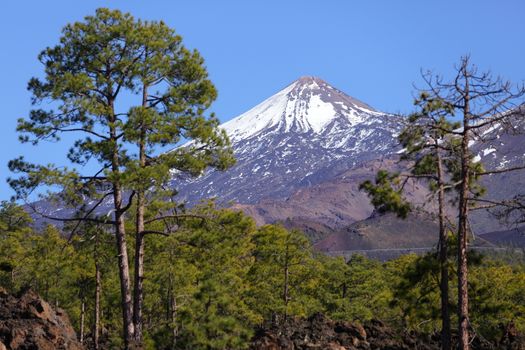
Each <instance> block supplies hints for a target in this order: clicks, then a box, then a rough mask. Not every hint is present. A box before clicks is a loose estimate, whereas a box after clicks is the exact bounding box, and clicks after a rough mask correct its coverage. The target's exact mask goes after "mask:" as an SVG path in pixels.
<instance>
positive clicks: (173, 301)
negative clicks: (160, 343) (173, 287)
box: [171, 293, 179, 349]
mask: <svg viewBox="0 0 525 350" xmlns="http://www.w3.org/2000/svg"><path fill="white" fill-rule="evenodd" d="M171 331H172V337H173V339H172V348H173V349H175V348H176V347H177V337H178V336H179V330H178V328H177V300H176V299H175V293H171Z"/></svg>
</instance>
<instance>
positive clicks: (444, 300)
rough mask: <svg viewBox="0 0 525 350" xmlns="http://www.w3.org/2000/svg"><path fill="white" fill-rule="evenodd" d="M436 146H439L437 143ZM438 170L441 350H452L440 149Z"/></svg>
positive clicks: (446, 239)
mask: <svg viewBox="0 0 525 350" xmlns="http://www.w3.org/2000/svg"><path fill="white" fill-rule="evenodd" d="M436 146H438V144H437V142H436ZM436 155H437V157H436V158H437V168H438V182H439V190H438V205H439V265H440V269H441V281H440V289H441V322H442V324H441V348H442V349H443V350H450V349H451V327H450V310H449V307H448V304H449V297H448V261H447V260H448V259H447V256H448V235H447V227H446V224H445V189H444V171H443V162H442V159H441V153H440V151H439V148H436Z"/></svg>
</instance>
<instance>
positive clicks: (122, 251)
mask: <svg viewBox="0 0 525 350" xmlns="http://www.w3.org/2000/svg"><path fill="white" fill-rule="evenodd" d="M108 95H111V94H108ZM109 107H110V110H111V111H113V108H114V106H113V101H109ZM109 117H110V121H111V124H110V140H111V141H112V143H113V149H112V159H111V170H112V172H113V176H115V179H114V180H113V183H112V185H113V204H114V208H115V238H116V243H117V254H118V269H119V278H120V293H121V304H122V326H123V331H124V347H125V349H129V347H130V345H131V344H132V342H133V339H134V327H133V310H132V300H131V283H130V274H129V259H128V247H127V243H126V226H125V223H124V212H123V207H124V206H123V202H122V187H121V184H120V179H119V178H118V176H119V175H120V161H119V149H118V138H117V131H116V127H115V116H114V114H113V113H112V114H111V115H110V116H109Z"/></svg>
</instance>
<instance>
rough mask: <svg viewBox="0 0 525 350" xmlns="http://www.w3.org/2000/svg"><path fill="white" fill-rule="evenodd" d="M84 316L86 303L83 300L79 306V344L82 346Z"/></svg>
mask: <svg viewBox="0 0 525 350" xmlns="http://www.w3.org/2000/svg"><path fill="white" fill-rule="evenodd" d="M85 314H86V303H85V302H84V300H82V304H81V305H80V339H79V341H80V344H84V321H85V318H86V317H85Z"/></svg>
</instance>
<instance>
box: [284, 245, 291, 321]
mask: <svg viewBox="0 0 525 350" xmlns="http://www.w3.org/2000/svg"><path fill="white" fill-rule="evenodd" d="M289 278H290V270H289V263H288V246H286V256H285V261H284V283H283V284H284V285H283V301H284V320H285V321H286V319H287V318H288V300H289V297H288V294H289V291H288V283H289V282H288V280H289Z"/></svg>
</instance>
